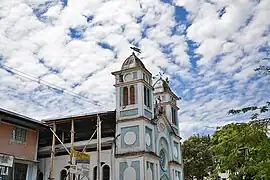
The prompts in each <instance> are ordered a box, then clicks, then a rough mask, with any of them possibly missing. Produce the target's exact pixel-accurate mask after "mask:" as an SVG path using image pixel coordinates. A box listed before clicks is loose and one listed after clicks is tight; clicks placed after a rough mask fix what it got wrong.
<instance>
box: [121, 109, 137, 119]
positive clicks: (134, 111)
mask: <svg viewBox="0 0 270 180" xmlns="http://www.w3.org/2000/svg"><path fill="white" fill-rule="evenodd" d="M137 114H138V108H135V109H129V110H125V111H120V117H126V116H135V115H137Z"/></svg>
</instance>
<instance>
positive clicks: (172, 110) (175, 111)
mask: <svg viewBox="0 0 270 180" xmlns="http://www.w3.org/2000/svg"><path fill="white" fill-rule="evenodd" d="M171 118H172V123H173V125H175V126H177V123H178V122H177V121H178V119H177V110H176V109H175V108H174V107H171Z"/></svg>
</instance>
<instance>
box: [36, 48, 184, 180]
mask: <svg viewBox="0 0 270 180" xmlns="http://www.w3.org/2000/svg"><path fill="white" fill-rule="evenodd" d="M112 75H113V76H114V77H115V84H114V87H115V91H116V99H115V102H116V104H115V110H114V111H107V112H99V113H89V114H80V115H74V116H69V117H61V118H57V119H46V120H42V122H43V123H44V124H46V125H48V126H49V127H52V129H53V131H54V133H55V135H57V139H55V136H54V135H53V133H52V132H51V131H50V130H48V129H45V130H42V131H40V133H39V145H38V161H39V165H38V176H37V179H55V180H64V179H70V178H67V177H68V174H69V173H70V172H71V171H70V170H71V166H70V162H71V161H72V159H71V158H70V154H69V152H68V151H67V150H70V149H71V147H73V148H74V149H75V150H76V151H79V152H82V151H83V150H84V152H85V153H86V154H88V155H89V157H90V163H89V171H86V173H84V174H83V175H77V174H76V173H75V174H73V175H71V176H73V178H71V179H73V180H75V179H76V180H77V179H82V180H87V179H89V180H95V179H97V135H96V133H95V130H96V128H97V126H96V124H97V115H98V117H99V118H100V120H101V142H100V144H101V148H100V149H101V152H100V154H101V156H100V161H99V162H100V163H101V164H100V167H101V179H102V180H183V179H184V178H183V177H184V174H183V159H182V154H181V143H180V140H181V137H180V135H179V127H178V126H179V119H178V115H177V114H178V113H177V112H178V110H179V108H178V107H177V103H176V102H177V100H179V99H180V98H179V97H177V96H176V95H175V93H173V92H172V90H171V89H170V87H169V84H168V82H167V81H166V80H164V79H163V78H159V79H154V80H153V78H152V74H151V72H149V71H148V70H147V68H146V67H145V66H144V64H143V63H142V61H141V60H140V59H139V58H138V56H137V55H135V53H134V52H133V53H132V54H131V55H130V56H129V57H128V58H127V59H126V60H125V61H124V62H123V64H122V67H121V69H120V70H118V71H115V72H112ZM92 135H93V136H92ZM91 136H92V137H93V138H92V140H91V141H89V139H90V137H91Z"/></svg>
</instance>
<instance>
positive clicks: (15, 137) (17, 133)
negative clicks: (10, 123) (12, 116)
mask: <svg viewBox="0 0 270 180" xmlns="http://www.w3.org/2000/svg"><path fill="white" fill-rule="evenodd" d="M27 134H28V130H27V129H26V128H23V127H19V126H15V127H14V128H13V129H12V133H11V142H13V143H16V144H26V141H27Z"/></svg>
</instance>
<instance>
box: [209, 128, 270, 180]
mask: <svg viewBox="0 0 270 180" xmlns="http://www.w3.org/2000/svg"><path fill="white" fill-rule="evenodd" d="M212 142H213V146H212V148H211V149H212V150H213V152H214V154H215V160H216V162H217V164H218V167H217V170H218V171H223V170H224V171H229V174H230V177H231V178H232V179H254V180H257V179H258V180H259V179H260V180H261V179H264V180H267V179H270V178H269V177H270V151H269V149H270V139H269V138H268V137H267V135H266V129H265V126H262V125H260V124H250V123H232V124H228V125H226V126H223V127H222V128H221V129H220V130H218V131H216V132H215V133H214V134H213V138H212Z"/></svg>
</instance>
